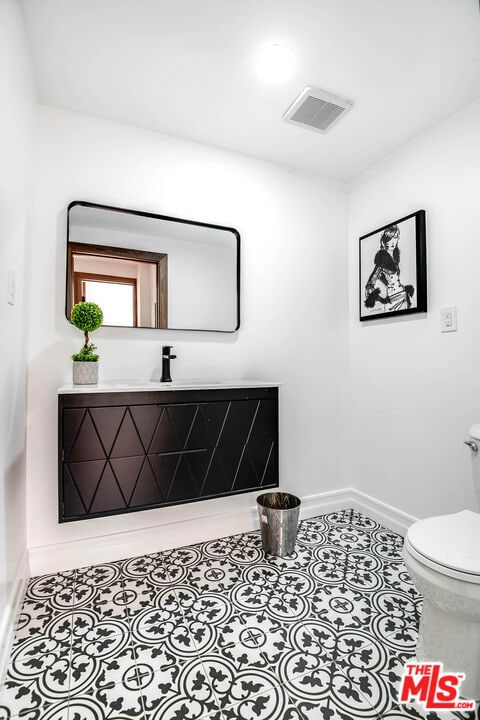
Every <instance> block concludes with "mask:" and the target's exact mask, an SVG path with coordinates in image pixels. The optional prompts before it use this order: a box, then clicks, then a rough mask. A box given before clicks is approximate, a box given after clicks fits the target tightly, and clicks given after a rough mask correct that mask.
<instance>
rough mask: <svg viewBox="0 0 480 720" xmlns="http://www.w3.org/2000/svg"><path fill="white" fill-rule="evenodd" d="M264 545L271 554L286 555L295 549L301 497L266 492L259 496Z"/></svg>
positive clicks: (259, 512) (258, 506)
mask: <svg viewBox="0 0 480 720" xmlns="http://www.w3.org/2000/svg"><path fill="white" fill-rule="evenodd" d="M257 509H258V519H259V520H260V530H261V533H262V546H263V549H264V551H265V552H266V553H268V554H269V555H277V556H278V557H285V556H286V555H292V553H293V552H294V551H295V540H296V538H297V527H298V515H299V513H300V498H298V497H296V496H295V495H290V494H289V493H282V492H276V493H265V495H259V496H258V498H257Z"/></svg>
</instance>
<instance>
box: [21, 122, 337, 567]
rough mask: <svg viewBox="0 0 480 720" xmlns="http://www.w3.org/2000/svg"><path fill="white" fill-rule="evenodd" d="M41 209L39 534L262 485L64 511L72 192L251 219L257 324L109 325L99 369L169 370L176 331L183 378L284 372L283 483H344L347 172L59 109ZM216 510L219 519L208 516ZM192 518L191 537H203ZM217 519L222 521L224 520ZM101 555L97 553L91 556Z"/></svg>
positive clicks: (247, 310)
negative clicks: (224, 330) (97, 513)
mask: <svg viewBox="0 0 480 720" xmlns="http://www.w3.org/2000/svg"><path fill="white" fill-rule="evenodd" d="M39 153H40V155H39V164H38V174H37V177H36V184H35V186H36V193H35V206H34V218H33V224H34V228H35V248H34V253H33V267H34V268H35V271H34V273H33V275H32V324H31V328H30V373H29V427H28V502H27V505H28V519H27V527H28V544H29V546H30V547H31V548H33V549H34V550H35V548H38V547H39V546H44V545H48V544H51V543H59V542H65V541H74V540H78V539H82V538H83V539H86V538H92V537H95V536H99V535H105V534H109V533H117V532H121V531H123V530H128V529H130V530H134V529H139V528H143V527H148V526H154V525H159V529H158V532H159V534H163V536H164V537H168V526H165V525H162V526H161V527H160V524H161V523H169V522H173V521H175V520H188V519H189V518H194V517H198V516H202V515H203V516H205V517H206V518H208V517H209V516H210V515H211V514H212V513H214V512H220V511H221V510H222V509H223V510H228V509H233V510H239V511H241V510H242V508H247V507H249V506H250V505H251V502H252V496H251V495H241V496H237V497H236V498H232V499H228V498H227V499H219V500H215V501H206V502H203V503H193V504H191V505H185V506H176V507H172V508H168V509H164V510H161V509H159V510H151V511H144V512H139V513H132V514H128V515H120V516H116V517H110V518H101V519H95V520H88V521H82V522H75V523H66V524H58V522H57V397H56V390H57V387H58V386H60V385H62V384H63V383H64V382H67V381H68V380H69V378H70V372H71V369H70V364H71V363H70V354H71V353H72V352H73V351H74V350H75V349H76V347H77V345H78V341H79V337H78V331H76V330H75V328H72V327H71V326H69V324H68V323H67V321H66V319H65V317H64V305H65V298H64V294H65V244H66V208H67V205H68V203H69V202H71V201H72V200H89V201H92V202H98V203H104V204H107V205H118V206H120V207H129V208H138V209H144V210H150V211H158V212H160V213H163V214H166V215H170V216H177V217H182V218H190V219H196V220H200V221H204V222H210V223H214V224H220V225H227V226H233V227H236V228H238V230H239V231H240V234H241V236H242V290H241V296H242V308H241V311H242V324H241V329H240V331H239V332H237V333H234V334H228V335H224V334H215V333H186V332H174V331H161V330H136V331H132V330H127V329H120V328H118V329H114V328H101V329H100V330H99V331H97V332H96V333H95V334H94V342H95V343H96V344H97V345H98V347H99V351H100V353H101V369H100V375H101V378H103V379H113V378H135V377H136V378H150V377H152V375H153V376H154V377H156V378H158V377H159V374H160V353H161V346H162V344H164V343H171V344H174V346H175V351H176V354H177V356H178V359H177V360H175V361H174V363H173V364H172V372H173V376H174V377H202V376H203V377H207V378H228V377H243V378H251V379H264V380H274V381H279V382H281V383H282V384H283V386H282V389H281V427H280V431H281V442H280V464H281V485H282V487H283V488H284V489H285V490H290V491H293V492H296V493H299V494H300V495H308V494H311V493H316V492H321V491H326V490H331V489H335V488H342V487H344V486H345V484H346V483H345V477H344V472H343V471H344V468H343V460H342V458H343V455H342V453H343V428H344V419H343V401H344V397H343V393H344V381H345V377H346V374H347V274H346V270H345V268H346V263H347V255H346V243H345V237H346V232H347V227H346V192H345V188H344V186H343V185H341V184H338V183H331V182H327V181H322V180H320V179H318V178H314V177H307V176H305V175H303V174H301V173H297V172H294V171H289V170H286V169H285V170H284V169H281V168H279V167H277V166H274V165H271V164H268V163H265V162H261V161H256V160H253V159H249V158H247V157H244V156H241V155H236V154H234V153H228V152H224V151H220V150H216V149H213V148H210V147H206V146H201V145H197V144H194V143H189V142H186V141H181V140H177V139H174V138H171V137H168V136H163V135H159V134H156V133H152V132H148V131H144V130H140V129H137V128H133V127H130V126H125V125H120V124H116V123H112V122H107V121H103V120H100V119H96V118H92V117H87V116H82V115H78V114H74V113H68V112H64V111H60V110H55V109H52V108H43V109H42V111H41V122H40V138H39ZM206 522H207V521H206ZM188 528H189V525H188V523H186V524H185V535H184V542H189V534H188ZM209 528H210V532H211V534H212V535H214V534H215V532H216V530H215V526H214V524H213V523H210V524H209ZM95 559H98V556H96V557H92V561H95Z"/></svg>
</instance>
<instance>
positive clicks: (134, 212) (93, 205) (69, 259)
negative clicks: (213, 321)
mask: <svg viewBox="0 0 480 720" xmlns="http://www.w3.org/2000/svg"><path fill="white" fill-rule="evenodd" d="M79 206H80V207H87V208H96V209H98V210H108V211H111V212H116V213H124V214H126V215H137V216H140V217H148V218H153V219H157V220H167V221H169V222H175V223H181V224H184V225H193V226H195V225H196V226H198V227H203V228H212V229H213V230H222V231H226V232H231V233H233V235H234V237H235V239H236V296H237V312H236V326H235V327H234V328H233V329H232V330H213V329H198V328H168V327H155V328H153V327H138V326H137V327H135V326H128V327H125V326H121V325H104V326H102V327H118V328H122V329H127V330H132V329H135V330H137V329H139V330H169V331H171V332H178V331H180V332H183V331H187V332H215V333H234V332H236V331H237V330H238V329H239V328H240V233H239V232H238V230H236V229H235V228H233V227H228V226H226V225H214V224H213V223H205V222H199V221H197V220H186V219H185V218H177V217H172V216H170V215H161V214H159V213H152V212H147V211H145V210H132V209H130V208H123V207H115V206H113V205H103V204H100V203H93V202H88V201H86V200H73V201H72V202H71V203H69V205H68V207H67V247H66V273H65V277H66V288H65V317H66V318H67V320H68V322H70V323H71V320H70V316H69V312H68V310H69V304H71V302H72V297H71V289H70V287H69V285H70V283H69V275H71V270H72V267H71V263H72V252H71V248H72V245H74V244H75V243H74V242H73V241H70V210H72V209H73V208H74V207H79ZM122 249H123V248H115V250H116V251H117V252H118V257H121V256H122V255H121V251H122ZM125 250H127V248H125ZM130 252H132V251H131V250H130ZM133 252H143V251H133Z"/></svg>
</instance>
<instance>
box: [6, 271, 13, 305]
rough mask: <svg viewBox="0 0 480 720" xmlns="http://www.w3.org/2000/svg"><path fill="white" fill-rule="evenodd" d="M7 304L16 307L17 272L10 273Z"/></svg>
mask: <svg viewBox="0 0 480 720" xmlns="http://www.w3.org/2000/svg"><path fill="white" fill-rule="evenodd" d="M7 303H8V304H9V305H15V270H9V271H8V285H7Z"/></svg>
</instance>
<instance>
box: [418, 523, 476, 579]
mask: <svg viewBox="0 0 480 720" xmlns="http://www.w3.org/2000/svg"><path fill="white" fill-rule="evenodd" d="M407 539H408V542H409V544H410V545H411V547H412V548H414V550H416V551H417V552H418V553H420V554H421V555H423V557H424V558H426V559H427V560H430V561H433V563H435V565H436V566H437V570H439V571H440V572H443V573H444V574H445V575H450V576H452V577H461V574H462V573H465V574H468V575H469V576H470V578H468V577H465V578H464V579H465V580H469V579H470V581H473V582H480V514H479V513H474V512H472V511H471V510H462V511H461V512H458V513H454V514H452V515H439V516H438V517H431V518H425V519H424V520H418V521H417V522H416V523H414V524H413V525H411V527H410V528H409V529H408V532H407ZM442 568H443V569H442ZM472 576H473V577H472Z"/></svg>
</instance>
